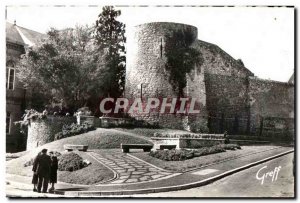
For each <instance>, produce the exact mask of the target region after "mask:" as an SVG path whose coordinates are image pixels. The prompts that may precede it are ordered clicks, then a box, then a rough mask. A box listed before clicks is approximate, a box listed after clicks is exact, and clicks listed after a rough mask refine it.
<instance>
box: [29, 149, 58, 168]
mask: <svg viewBox="0 0 300 203" xmlns="http://www.w3.org/2000/svg"><path fill="white" fill-rule="evenodd" d="M52 152H53V154H54V156H56V157H59V156H61V153H60V152H58V151H52ZM49 153H50V152H49ZM35 158H36V157H33V158H31V159H30V160H29V161H27V162H26V163H25V164H24V167H28V166H32V165H33V162H34V159H35Z"/></svg>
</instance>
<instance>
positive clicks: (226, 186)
mask: <svg viewBox="0 0 300 203" xmlns="http://www.w3.org/2000/svg"><path fill="white" fill-rule="evenodd" d="M293 156H294V155H293V154H288V155H285V156H283V157H280V158H277V159H274V160H271V161H269V162H266V163H264V164H260V165H258V166H255V167H252V168H250V169H247V170H244V171H241V172H239V173H236V174H233V175H231V176H228V177H226V178H223V179H221V180H219V181H216V182H214V183H212V184H209V185H207V186H202V187H197V188H192V189H188V190H180V191H174V192H164V193H152V194H145V195H134V196H135V197H293V196H294V177H293V163H292V160H293ZM279 167H280V168H279ZM275 168H277V170H275ZM278 169H280V170H279V172H278V174H276V171H278ZM268 172H269V173H268ZM271 172H273V173H271ZM257 173H258V174H257ZM276 175H277V179H276ZM256 176H258V179H257V177H256ZM273 176H274V178H273ZM263 177H264V182H263V184H262V178H263ZM272 179H273V181H272Z"/></svg>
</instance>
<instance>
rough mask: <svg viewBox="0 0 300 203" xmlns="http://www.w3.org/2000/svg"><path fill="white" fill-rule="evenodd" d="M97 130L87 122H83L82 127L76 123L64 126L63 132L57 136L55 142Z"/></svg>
mask: <svg viewBox="0 0 300 203" xmlns="http://www.w3.org/2000/svg"><path fill="white" fill-rule="evenodd" d="M95 129H96V128H95V127H94V126H93V125H92V124H90V123H87V122H83V123H82V124H80V125H78V124H76V123H72V124H70V125H64V126H63V128H62V132H59V133H57V134H55V136H54V140H60V139H63V138H66V137H71V136H74V135H79V134H82V133H86V132H88V131H91V130H95Z"/></svg>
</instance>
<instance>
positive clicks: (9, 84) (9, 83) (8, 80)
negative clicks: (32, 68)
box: [6, 67, 15, 90]
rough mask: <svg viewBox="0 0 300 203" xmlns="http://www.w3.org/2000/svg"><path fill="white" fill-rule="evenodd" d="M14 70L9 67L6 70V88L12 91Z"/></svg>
mask: <svg viewBox="0 0 300 203" xmlns="http://www.w3.org/2000/svg"><path fill="white" fill-rule="evenodd" d="M14 83H15V69H14V68H11V67H9V68H8V69H7V78H6V88H7V89H10V90H13V89H14V86H15V84H14Z"/></svg>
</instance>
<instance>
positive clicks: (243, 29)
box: [6, 5, 294, 82]
mask: <svg viewBox="0 0 300 203" xmlns="http://www.w3.org/2000/svg"><path fill="white" fill-rule="evenodd" d="M116 8H117V9H119V10H121V12H122V14H121V16H120V17H119V19H118V20H120V21H122V22H123V23H125V24H126V28H127V29H126V34H127V35H130V34H131V28H132V27H133V26H135V25H138V24H142V23H147V22H159V21H160V22H177V23H185V24H190V25H194V26H196V27H197V28H198V39H200V40H203V41H206V42H210V43H213V44H216V45H218V46H219V47H220V48H222V49H223V50H224V51H225V52H227V53H228V54H230V55H231V56H232V57H233V58H235V59H242V61H243V62H244V64H245V66H246V67H247V68H248V69H249V70H250V71H252V72H253V73H254V74H255V75H256V76H258V77H260V78H263V79H271V80H277V81H282V82H286V81H288V79H289V78H290V77H291V75H292V74H293V72H294V9H293V8H286V7H281V8H274V7H243V6H240V7H190V6H184V7H173V6H171V7H157V6H148V7H139V6H135V7H134V6H129V7H128V6H126V7H125V6H123V7H120V6H118V7H116ZM101 10H102V6H101V5H98V6H86V5H85V6H34V5H31V6H8V7H7V13H6V19H7V21H9V22H12V23H13V22H14V20H16V23H17V25H19V26H22V27H26V28H29V29H32V30H36V31H39V32H42V33H45V32H46V31H47V30H49V28H50V27H55V28H57V29H63V28H66V27H74V26H76V25H77V24H78V25H85V24H89V25H93V24H94V23H95V21H96V19H97V16H98V14H99V13H100V12H101Z"/></svg>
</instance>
